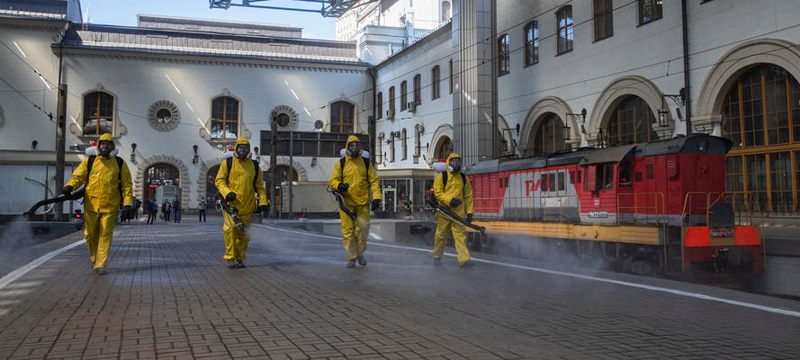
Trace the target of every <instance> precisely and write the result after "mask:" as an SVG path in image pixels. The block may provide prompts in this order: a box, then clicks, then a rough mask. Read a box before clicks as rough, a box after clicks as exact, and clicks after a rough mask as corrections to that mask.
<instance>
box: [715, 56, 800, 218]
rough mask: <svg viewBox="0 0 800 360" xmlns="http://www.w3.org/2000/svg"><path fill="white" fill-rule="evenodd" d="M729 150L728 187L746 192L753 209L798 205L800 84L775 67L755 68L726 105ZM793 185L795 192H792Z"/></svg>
mask: <svg viewBox="0 0 800 360" xmlns="http://www.w3.org/2000/svg"><path fill="white" fill-rule="evenodd" d="M722 119H723V121H722V131H723V136H726V137H727V138H729V139H731V141H733V144H734V148H733V149H731V151H730V152H729V153H728V159H727V166H726V172H727V177H726V187H727V189H728V191H732V192H746V193H747V194H748V201H747V203H746V204H743V203H740V204H739V205H746V206H747V207H748V208H749V210H754V211H771V212H797V211H798V209H800V166H798V162H800V84H798V82H797V79H795V78H794V77H793V76H792V75H791V74H789V73H788V72H787V71H786V70H784V69H783V68H781V67H779V66H776V65H769V64H760V65H756V66H753V67H752V68H750V69H749V70H747V71H746V72H744V73H743V74H742V75H740V76H739V78H738V79H736V81H735V82H733V84H732V85H731V88H730V90H728V93H727V94H726V95H725V98H724V101H723V104H722ZM793 189H794V190H793Z"/></svg>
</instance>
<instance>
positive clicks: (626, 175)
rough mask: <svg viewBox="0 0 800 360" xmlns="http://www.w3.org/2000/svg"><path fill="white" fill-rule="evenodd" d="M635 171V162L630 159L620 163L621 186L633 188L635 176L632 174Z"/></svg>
mask: <svg viewBox="0 0 800 360" xmlns="http://www.w3.org/2000/svg"><path fill="white" fill-rule="evenodd" d="M632 171H633V163H632V162H630V161H623V162H621V163H620V164H619V188H620V189H632V188H633V181H632V180H633V178H632V176H631V174H632Z"/></svg>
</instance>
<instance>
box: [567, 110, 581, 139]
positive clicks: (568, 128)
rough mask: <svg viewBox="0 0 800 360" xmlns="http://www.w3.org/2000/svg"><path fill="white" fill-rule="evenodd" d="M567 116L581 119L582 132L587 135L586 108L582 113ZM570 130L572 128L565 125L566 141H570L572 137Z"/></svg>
mask: <svg viewBox="0 0 800 360" xmlns="http://www.w3.org/2000/svg"><path fill="white" fill-rule="evenodd" d="M565 115H567V117H570V116H571V117H574V118H576V119H577V118H580V119H581V132H583V133H584V134H585V133H586V127H585V125H586V108H583V109H581V112H580V113H566V114H565ZM576 122H577V121H576ZM569 130H570V127H569V126H568V125H565V126H564V131H565V133H564V140H569V137H570V134H569Z"/></svg>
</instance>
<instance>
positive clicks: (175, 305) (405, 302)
mask: <svg viewBox="0 0 800 360" xmlns="http://www.w3.org/2000/svg"><path fill="white" fill-rule="evenodd" d="M210 220H211V219H210ZM215 221H218V219H215ZM253 233H254V240H253V241H252V242H251V248H250V251H249V253H248V255H249V257H248V261H247V264H248V268H247V269H240V270H229V269H227V268H225V267H224V266H223V263H222V260H221V258H222V253H223V243H222V229H221V224H219V223H217V224H214V223H211V222H210V223H209V224H208V225H196V224H190V223H183V224H177V225H175V224H170V225H165V224H163V223H162V224H158V225H155V226H146V225H143V224H134V225H129V226H120V227H118V231H117V234H116V236H115V240H114V243H113V244H112V252H111V255H110V260H109V274H108V275H107V276H104V277H97V276H94V275H92V274H91V272H90V266H89V263H88V261H87V255H86V254H85V253H86V250H85V247H78V248H75V249H72V250H69V251H67V252H65V253H63V254H61V255H59V256H57V257H56V258H54V259H52V260H50V261H48V262H47V263H45V264H44V265H42V266H40V267H39V268H37V269H35V270H34V271H32V272H30V273H28V274H26V275H25V276H23V277H22V278H20V279H19V280H17V281H15V282H14V283H12V284H10V285H9V286H8V287H6V288H5V289H3V290H0V358H14V359H39V358H52V359H59V358H64V359H75V358H91V359H106V358H107V359H154V358H159V359H179V358H186V359H190V358H209V359H224V358H253V359H528V358H568V359H578V358H580V359H628V358H636V359H644V358H652V359H656V358H686V359H691V358H712V357H713V358H748V359H753V358H765V359H768V358H778V359H780V358H784V359H789V358H797V357H798V356H800V341H798V339H800V319H798V318H793V317H788V316H782V315H777V314H771V313H766V312H761V311H756V310H751V309H746V308H742V307H736V306H731V305H725V304H720V303H715V302H708V301H702V300H697V299H691V298H686V297H680V296H674V295H669V294H663V293H657V292H652V291H647V290H642V289H633V288H626V287H621V286H617V285H612V284H602V283H596V282H589V281H586V280H579V279H571V278H565V277H559V276H553V275H546V274H540V273H534V272H524V271H521V270H515V269H508V268H501V267H496V266H491V265H485V264H479V265H478V266H477V267H476V268H475V269H471V270H461V269H458V268H457V266H456V264H455V260H453V259H452V258H448V259H446V263H445V266H443V267H442V268H439V269H435V268H433V266H432V264H431V261H430V258H429V255H427V254H424V253H421V252H415V251H406V250H400V249H392V248H386V247H378V246H371V247H370V249H369V250H368V252H367V258H368V260H369V265H368V266H367V267H366V268H358V269H346V268H345V267H344V261H343V256H344V255H343V254H344V251H343V249H341V245H340V243H339V242H338V241H335V240H331V239H327V238H322V237H318V236H306V235H298V234H296V233H286V232H283V231H280V230H275V229H269V228H266V227H254V228H253ZM758 298H759V297H757V296H749V297H748V299H758ZM764 299H765V301H768V302H772V303H775V301H776V300H774V299H767V298H764ZM779 302H783V303H784V304H788V305H790V306H793V305H797V303H796V302H791V301H788V300H787V301H785V302H784V301H783V300H780V301H779Z"/></svg>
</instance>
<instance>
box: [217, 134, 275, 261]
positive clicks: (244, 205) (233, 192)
mask: <svg viewBox="0 0 800 360" xmlns="http://www.w3.org/2000/svg"><path fill="white" fill-rule="evenodd" d="M234 150H235V151H234V153H233V154H232V156H231V157H229V158H227V159H225V161H223V162H222V164H220V166H219V172H217V178H216V181H215V182H214V183H215V184H216V185H217V190H219V193H220V195H221V196H222V201H227V202H228V204H229V205H231V206H233V207H235V208H236V210H238V217H239V220H240V221H241V222H242V224H244V225H245V229H244V230H242V229H240V228H239V227H238V226H236V224H235V223H234V221H233V218H232V217H231V215H230V214H228V213H227V212H223V213H224V216H225V222H224V224H223V226H222V229H223V232H224V236H225V256H224V257H223V259H225V261H226V262H227V265H228V268H231V269H235V268H244V267H245V265H244V260H245V254H246V252H247V244H248V242H249V241H250V235H249V234H248V233H247V227H248V226H250V223H251V220H252V217H253V212H255V211H258V212H264V211H266V209H267V206H268V205H269V203H268V199H267V192H266V190H265V189H264V176H263V175H262V173H261V170H260V169H259V166H258V162H256V161H255V160H252V159H250V141H248V140H247V138H244V137H240V138H239V139H238V140H236V148H235V149H234Z"/></svg>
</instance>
